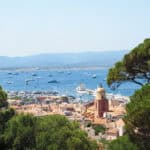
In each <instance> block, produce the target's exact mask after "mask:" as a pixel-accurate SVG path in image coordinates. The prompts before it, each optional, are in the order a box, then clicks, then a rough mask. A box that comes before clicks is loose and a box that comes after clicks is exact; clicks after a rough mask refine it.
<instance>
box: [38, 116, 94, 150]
mask: <svg viewBox="0 0 150 150" xmlns="http://www.w3.org/2000/svg"><path fill="white" fill-rule="evenodd" d="M38 121H39V125H38V128H37V133H38V134H37V137H36V142H37V147H36V149H37V150H41V149H50V150H96V149H97V144H96V142H94V141H92V140H90V139H89V138H88V136H87V134H86V133H85V132H84V131H82V130H81V129H80V128H79V125H78V123H77V122H74V121H73V122H70V121H69V120H68V119H67V118H66V117H64V116H60V115H51V116H46V117H41V118H38Z"/></svg>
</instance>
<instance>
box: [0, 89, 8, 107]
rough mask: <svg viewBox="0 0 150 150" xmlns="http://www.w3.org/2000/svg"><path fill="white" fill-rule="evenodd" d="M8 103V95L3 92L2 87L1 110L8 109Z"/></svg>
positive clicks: (0, 93) (0, 90) (0, 91)
mask: <svg viewBox="0 0 150 150" xmlns="http://www.w3.org/2000/svg"><path fill="white" fill-rule="evenodd" d="M7 106H8V102H7V94H6V92H5V91H3V89H2V87H1V86H0V109H1V108H3V107H6V108H7Z"/></svg>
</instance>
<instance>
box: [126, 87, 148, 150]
mask: <svg viewBox="0 0 150 150" xmlns="http://www.w3.org/2000/svg"><path fill="white" fill-rule="evenodd" d="M130 100H131V102H130V103H128V104H127V106H126V110H127V114H126V116H125V118H124V121H125V123H126V129H127V132H128V134H129V136H130V137H131V139H132V141H134V142H135V143H136V144H138V145H139V147H140V148H141V149H142V150H146V149H150V142H149V141H150V85H148V84H147V85H145V86H143V87H142V89H140V90H137V91H136V92H135V94H134V95H133V96H131V99H130Z"/></svg>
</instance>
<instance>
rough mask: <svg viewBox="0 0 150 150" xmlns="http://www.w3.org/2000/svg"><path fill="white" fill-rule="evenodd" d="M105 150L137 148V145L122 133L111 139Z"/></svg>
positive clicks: (134, 149) (135, 149)
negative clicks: (120, 135)
mask: <svg viewBox="0 0 150 150" xmlns="http://www.w3.org/2000/svg"><path fill="white" fill-rule="evenodd" d="M107 150H138V147H137V146H136V145H135V144H134V143H132V142H131V140H130V139H129V137H128V136H127V135H124V136H122V137H119V138H118V139H116V140H113V141H111V142H110V144H109V145H108V147H107Z"/></svg>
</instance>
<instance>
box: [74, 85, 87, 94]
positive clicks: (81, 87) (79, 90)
mask: <svg viewBox="0 0 150 150" xmlns="http://www.w3.org/2000/svg"><path fill="white" fill-rule="evenodd" d="M76 91H77V93H79V94H87V90H86V88H85V85H84V84H82V83H81V84H80V85H79V86H78V87H77V88H76Z"/></svg>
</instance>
